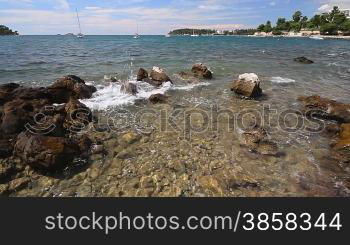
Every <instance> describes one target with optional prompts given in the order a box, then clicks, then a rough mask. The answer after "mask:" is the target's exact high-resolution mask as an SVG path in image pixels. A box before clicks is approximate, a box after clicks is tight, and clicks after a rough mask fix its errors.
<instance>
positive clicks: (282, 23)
mask: <svg viewBox="0 0 350 245" xmlns="http://www.w3.org/2000/svg"><path fill="white" fill-rule="evenodd" d="M288 28H289V23H288V22H287V21H286V19H285V18H278V20H277V23H276V30H279V31H287V30H288Z"/></svg>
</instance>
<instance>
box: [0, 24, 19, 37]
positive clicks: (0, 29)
mask: <svg viewBox="0 0 350 245" xmlns="http://www.w3.org/2000/svg"><path fill="white" fill-rule="evenodd" d="M0 35H18V32H17V31H12V30H11V29H10V28H8V27H7V26H4V25H0Z"/></svg>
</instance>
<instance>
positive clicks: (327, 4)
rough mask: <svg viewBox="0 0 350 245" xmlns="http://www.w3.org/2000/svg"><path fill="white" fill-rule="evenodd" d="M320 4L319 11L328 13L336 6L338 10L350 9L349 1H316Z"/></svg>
mask: <svg viewBox="0 0 350 245" xmlns="http://www.w3.org/2000/svg"><path fill="white" fill-rule="evenodd" d="M318 2H319V3H320V7H319V8H318V10H319V11H323V12H325V11H329V10H331V9H332V8H333V6H338V7H339V8H345V9H346V8H350V0H328V1H327V0H318Z"/></svg>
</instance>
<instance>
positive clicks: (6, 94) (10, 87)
mask: <svg viewBox="0 0 350 245" xmlns="http://www.w3.org/2000/svg"><path fill="white" fill-rule="evenodd" d="M19 87H20V85H19V84H17V83H7V84H3V85H0V105H3V104H5V103H6V102H8V101H10V100H12V98H13V91H14V90H15V89H17V88H19Z"/></svg>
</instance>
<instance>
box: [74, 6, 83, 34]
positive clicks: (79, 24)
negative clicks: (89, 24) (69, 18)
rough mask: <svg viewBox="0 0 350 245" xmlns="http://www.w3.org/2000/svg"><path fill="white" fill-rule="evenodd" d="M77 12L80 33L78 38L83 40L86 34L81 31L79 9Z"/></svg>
mask: <svg viewBox="0 0 350 245" xmlns="http://www.w3.org/2000/svg"><path fill="white" fill-rule="evenodd" d="M75 11H76V12H77V19H78V24H79V33H78V34H77V38H83V37H84V34H83V33H82V31H81V25H80V19H79V14H78V9H75Z"/></svg>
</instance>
